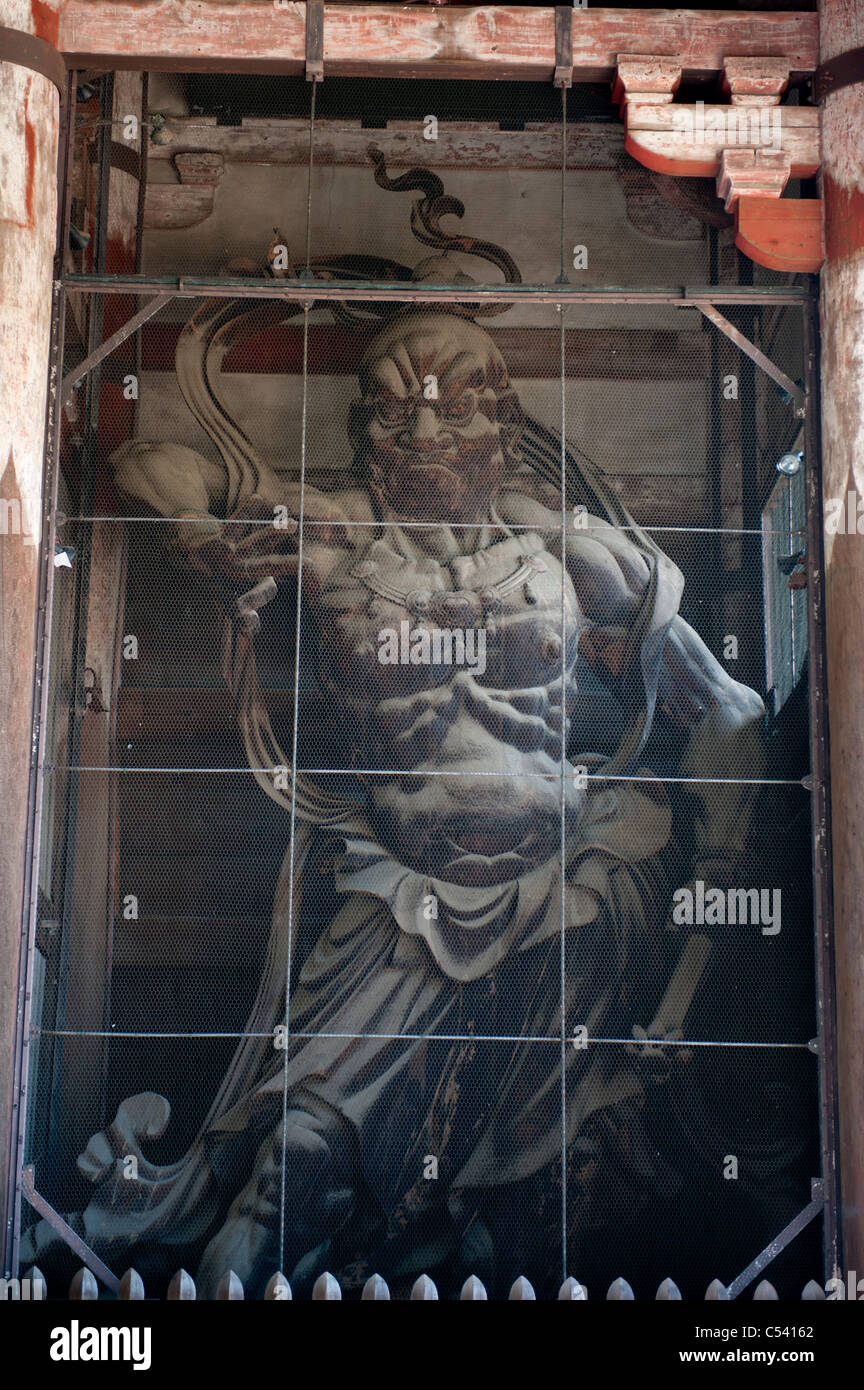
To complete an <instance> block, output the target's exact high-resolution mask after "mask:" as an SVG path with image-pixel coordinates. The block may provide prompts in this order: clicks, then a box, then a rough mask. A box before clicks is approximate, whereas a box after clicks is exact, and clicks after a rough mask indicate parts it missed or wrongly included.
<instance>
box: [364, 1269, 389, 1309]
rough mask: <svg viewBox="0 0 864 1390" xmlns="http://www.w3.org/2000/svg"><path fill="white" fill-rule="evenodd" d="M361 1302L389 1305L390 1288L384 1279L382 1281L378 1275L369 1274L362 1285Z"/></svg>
mask: <svg viewBox="0 0 864 1390" xmlns="http://www.w3.org/2000/svg"><path fill="white" fill-rule="evenodd" d="M362 1301H363V1302H364V1303H389V1301H390V1287H389V1285H388V1283H387V1281H386V1279H382V1278H381V1275H380V1274H370V1276H369V1278H368V1279H367V1280H366V1283H365V1284H364V1285H363V1294H362Z"/></svg>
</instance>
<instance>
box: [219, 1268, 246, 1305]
mask: <svg viewBox="0 0 864 1390" xmlns="http://www.w3.org/2000/svg"><path fill="white" fill-rule="evenodd" d="M216 1297H217V1299H218V1300H219V1302H220V1303H242V1302H243V1300H244V1298H245V1294H244V1292H243V1285H242V1284H241V1282H240V1280H239V1278H238V1277H237V1275H236V1274H235V1273H234V1271H233V1269H229V1270H228V1271H227V1272H226V1273H225V1274H223V1275H222V1278H221V1279H220V1280H219V1284H218V1286H217V1289H216Z"/></svg>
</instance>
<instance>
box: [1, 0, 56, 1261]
mask: <svg viewBox="0 0 864 1390" xmlns="http://www.w3.org/2000/svg"><path fill="white" fill-rule="evenodd" d="M34 16H35V18H34ZM0 25H2V26H3V27H4V28H5V29H8V30H12V31H17V32H18V33H19V34H20V33H23V34H27V35H34V34H35V35H36V36H37V37H41V38H43V39H46V40H47V41H48V42H49V43H50V42H52V40H53V39H55V38H56V33H57V14H56V6H55V5H53V4H49V3H44V4H39V5H37V4H36V3H34V4H33V5H32V6H31V4H30V3H29V0H0ZM46 26H47V29H48V31H49V32H47V33H46V32H40V30H44V28H45V27H46ZM52 29H53V33H52V32H51V30H52ZM2 51H3V52H4V53H5V55H6V56H7V58H8V61H2V60H0V91H2V93H3V100H2V102H0V749H2V756H0V807H2V808H3V813H2V814H3V821H2V834H0V1116H2V1117H3V1121H4V1122H3V1123H2V1125H0V1211H2V1210H3V1208H4V1206H5V1198H6V1193H7V1181H8V1178H9V1172H10V1159H11V1160H12V1165H11V1166H12V1167H14V1166H15V1155H14V1154H12V1153H10V1147H9V1142H8V1141H9V1131H8V1130H7V1128H6V1123H5V1121H6V1120H7V1119H8V1116H9V1115H10V1114H12V1115H13V1117H14V1115H15V1111H16V1107H17V1105H18V1102H19V1100H20V1094H19V1086H18V1082H17V1072H18V1068H17V1063H16V1053H15V1039H16V1021H17V1016H18V1009H19V1006H20V996H19V988H18V987H19V966H20V962H21V944H22V934H21V925H22V909H23V902H22V898H23V883H24V866H25V859H26V839H27V816H28V782H29V773H30V751H31V749H30V742H31V727H32V699H33V667H34V661H35V631H36V626H35V624H36V608H37V594H38V588H39V573H40V567H39V559H40V556H39V550H40V547H39V534H40V527H41V511H42V456H43V447H44V431H45V406H46V389H47V382H48V360H49V335H50V318H51V282H52V265H53V257H54V243H55V227H56V206H57V135H58V114H59V95H58V90H57V87H56V86H55V85H54V84H53V82H52V81H51V80H50V78H49V77H48V76H46V75H43V73H41V72H39V71H36V70H34V68H33V67H31V66H28V65H27V63H26V62H24V61H21V60H22V58H24V59H27V58H30V59H32V60H33V61H35V62H36V63H37V64H38V63H40V61H41V62H44V63H46V64H50V57H49V56H48V55H47V53H46V49H44V48H42V49H39V46H38V45H36V46H35V51H34V53H30V54H28V52H27V48H26V43H25V46H24V48H23V49H22V48H21V41H20V40H19V39H17V38H16V35H15V33H14V32H13V33H12V34H11V35H7V36H6V38H5V42H4V48H3V50H2ZM61 67H62V65H61ZM13 1133H14V1126H13ZM8 1234H9V1232H8V1230H4V1231H3V1232H2V1233H0V1273H3V1272H4V1271H3V1269H2V1264H3V1260H2V1249H3V1245H4V1242H5V1238H6V1236H7V1235H8ZM5 1272H6V1273H8V1272H9V1271H8V1270H6V1271H5Z"/></svg>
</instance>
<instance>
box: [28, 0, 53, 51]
mask: <svg viewBox="0 0 864 1390" xmlns="http://www.w3.org/2000/svg"><path fill="white" fill-rule="evenodd" d="M30 14H31V17H32V19H33V33H34V34H35V35H36V37H37V38H39V39H46V40H47V41H48V43H53V45H54V47H55V48H56V47H57V44H58V41H59V38H60V11H59V8H56V7H55V6H54V5H49V4H47V3H46V0H30Z"/></svg>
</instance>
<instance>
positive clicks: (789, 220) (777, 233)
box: [735, 195, 825, 275]
mask: <svg viewBox="0 0 864 1390" xmlns="http://www.w3.org/2000/svg"><path fill="white" fill-rule="evenodd" d="M735 245H736V246H737V247H738V250H739V251H743V253H744V255H745V256H749V257H750V259H751V261H755V262H756V264H757V265H764V266H768V268H769V269H770V270H784V271H789V272H794V273H795V274H798V275H815V274H816V272H817V271H818V270H819V269H820V268H821V265H822V262H823V261H824V259H825V241H824V237H823V232H822V200H821V199H820V198H757V197H749V196H747V195H742V196H741V197H740V198H739V199H738V201H737V203H736V204H735Z"/></svg>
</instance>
